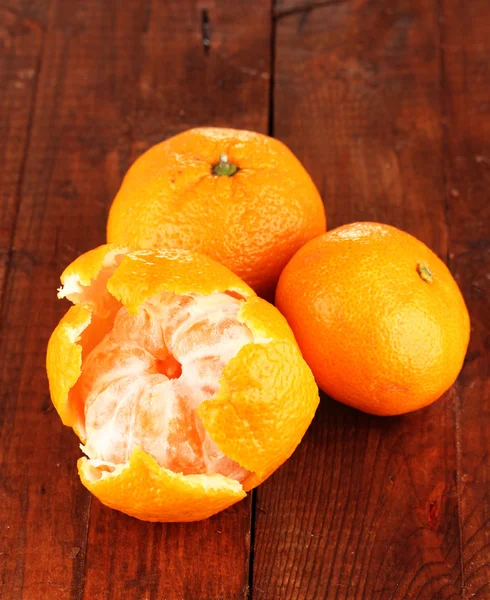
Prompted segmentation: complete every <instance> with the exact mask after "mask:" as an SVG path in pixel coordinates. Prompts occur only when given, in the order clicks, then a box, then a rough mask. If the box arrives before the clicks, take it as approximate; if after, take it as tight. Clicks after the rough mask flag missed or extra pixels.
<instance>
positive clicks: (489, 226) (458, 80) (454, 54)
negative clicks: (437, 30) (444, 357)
mask: <svg viewBox="0 0 490 600" xmlns="http://www.w3.org/2000/svg"><path fill="white" fill-rule="evenodd" d="M441 8H442V13H441V26H442V48H443V52H442V67H443V72H442V75H443V77H442V92H443V98H444V117H445V118H444V123H445V142H446V149H447V152H446V160H445V174H446V202H447V215H448V221H449V239H450V254H449V264H450V267H451V269H452V271H453V273H454V274H455V276H456V278H457V280H458V282H459V284H460V286H461V288H462V291H463V294H464V296H465V299H466V302H467V304H468V308H469V311H470V316H471V322H472V331H471V340H470V347H469V350H468V355H467V359H466V363H465V367H464V369H463V373H462V375H461V377H460V380H459V385H458V386H457V387H456V388H455V390H454V403H455V413H456V415H457V442H458V493H459V497H460V523H461V552H462V562H463V574H462V580H463V591H462V595H461V597H462V598H463V599H465V600H466V599H467V598H468V599H469V598H474V599H475V600H476V599H478V600H480V599H481V600H484V599H486V598H489V597H490V550H489V548H490V501H489V485H490V458H489V451H488V449H489V446H490V379H489V374H490V361H489V356H490V350H489V344H488V340H489V319H488V317H489V315H490V303H489V297H490V239H489V232H490V203H489V189H490V96H489V89H490V63H489V56H490V5H489V4H488V2H486V1H485V0H476V1H473V2H469V3H468V2H462V1H459V0H450V1H448V2H444V3H441Z"/></svg>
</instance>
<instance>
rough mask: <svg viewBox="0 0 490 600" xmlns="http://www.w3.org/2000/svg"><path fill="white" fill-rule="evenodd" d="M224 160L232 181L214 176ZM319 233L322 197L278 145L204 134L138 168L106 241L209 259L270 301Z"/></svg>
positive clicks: (127, 181) (164, 147)
mask: <svg viewBox="0 0 490 600" xmlns="http://www.w3.org/2000/svg"><path fill="white" fill-rule="evenodd" d="M221 153H226V154H227V156H228V160H229V163H231V164H234V165H236V166H237V167H238V171H237V172H236V173H235V174H234V175H233V176H226V175H220V176H217V175H215V174H214V173H213V167H214V166H215V165H216V164H217V163H218V162H219V157H220V154H221ZM325 230H326V218H325V210H324V208H323V203H322V199H321V197H320V195H319V193H318V191H317V189H316V187H315V185H314V183H313V181H312V180H311V178H310V176H309V175H308V173H307V172H306V170H305V169H304V167H303V166H302V165H301V163H300V162H299V161H298V159H297V158H296V157H295V156H294V154H293V153H292V152H291V151H290V150H289V149H288V148H287V147H286V146H285V145H284V144H282V143H281V142H279V141H278V140H275V139H273V138H270V137H267V136H265V135H262V134H259V133H255V132H250V131H241V130H235V129H223V128H213V127H207V128H197V129H191V130H189V131H185V132H184V133H181V134H179V135H176V136H175V137H172V138H170V139H168V140H165V141H164V142H162V143H160V144H157V145H156V146H153V147H152V148H150V149H149V150H148V151H147V152H145V153H144V154H143V155H142V156H140V157H139V158H138V160H136V162H135V163H134V164H133V165H132V166H131V168H130V169H129V171H128V172H127V174H126V176H125V178H124V181H123V183H122V185H121V188H120V189H119V192H118V194H117V195H116V197H115V199H114V202H113V204H112V207H111V210H110V214H109V220H108V223H107V240H108V242H115V243H118V244H121V243H122V244H128V245H130V246H133V247H140V248H161V247H166V248H184V249H187V250H193V251H198V252H201V253H204V254H207V255H209V256H211V257H212V258H214V259H216V260H218V261H219V262H220V263H222V264H224V265H225V266H227V267H228V268H229V269H231V271H233V272H234V273H236V274H237V275H238V276H239V277H241V278H242V279H243V280H244V281H245V282H246V283H248V284H249V285H250V286H251V287H252V288H253V289H254V290H255V291H256V292H257V293H258V294H259V295H260V296H263V297H266V298H272V297H273V294H274V290H275V287H276V284H277V280H278V278H279V275H280V273H281V271H282V269H283V268H284V266H285V265H286V264H287V262H288V261H289V259H290V258H291V257H292V256H293V255H294V253H295V252H296V251H297V250H299V248H301V246H303V245H304V244H305V243H306V242H307V241H308V240H310V239H312V238H314V237H316V236H318V235H320V234H321V233H324V232H325Z"/></svg>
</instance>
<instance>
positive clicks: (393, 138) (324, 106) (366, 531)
mask: <svg viewBox="0 0 490 600" xmlns="http://www.w3.org/2000/svg"><path fill="white" fill-rule="evenodd" d="M275 39H276V46H275V57H276V59H275V60H276V62H275V73H274V81H275V89H274V116H275V119H274V133H275V135H276V136H277V137H279V138H280V139H282V140H284V141H285V142H286V143H288V144H289V145H290V146H291V147H292V148H293V150H294V151H295V152H296V153H297V155H298V156H299V157H300V159H302V160H303V162H304V163H305V165H306V167H307V168H308V169H309V171H310V172H311V173H312V175H313V177H314V179H315V181H316V183H317V185H318V186H319V188H320V190H321V191H322V195H323V197H324V200H325V204H326V207H327V214H328V221H329V228H332V227H335V226H337V225H340V224H343V223H347V222H349V221H356V220H357V221H358V220H378V221H382V222H387V223H390V224H393V225H396V226H398V227H401V228H403V229H405V230H407V231H409V232H411V233H413V234H415V235H417V236H418V237H419V238H420V239H422V240H423V241H424V242H426V243H427V244H429V245H430V246H431V247H432V248H434V250H435V251H436V252H438V253H439V255H440V256H442V257H443V258H444V257H445V256H446V254H447V228H446V224H445V204H444V194H443V191H444V178H443V169H442V151H443V148H442V128H441V123H440V108H441V100H440V78H439V75H440V69H439V58H440V56H439V51H438V22H437V10H436V3H435V2H433V1H431V0H396V1H395V2H393V0H382V1H380V2H376V3H374V2H369V1H368V0H358V1H356V2H343V3H336V4H329V5H326V6H324V7H322V8H316V9H314V10H306V11H302V12H299V13H298V14H296V13H294V14H287V15H285V16H282V17H280V18H279V19H278V20H277V23H276V38H275ZM455 470H456V449H455V417H454V413H453V410H452V403H451V396H450V395H449V396H446V398H445V399H442V400H441V401H439V402H437V403H436V404H434V405H432V406H431V407H428V408H426V409H424V410H421V411H419V412H417V413H414V414H411V415H407V416H404V417H398V418H391V419H382V418H376V417H370V416H367V415H364V414H362V413H359V412H356V411H354V410H351V409H349V408H347V407H344V406H342V405H340V404H337V403H335V402H333V401H331V400H329V399H328V398H327V397H325V396H323V397H322V402H321V406H320V409H319V411H318V414H317V416H316V418H315V421H314V423H313V425H312V427H311V429H310V430H309V432H308V434H307V435H306V438H305V440H304V442H303V443H302V445H301V446H300V448H299V449H298V450H297V452H296V453H295V455H294V456H293V457H292V459H291V460H290V461H289V462H288V463H287V464H286V465H285V466H284V467H283V468H281V469H280V470H279V471H278V472H277V473H276V474H275V475H273V476H272V477H271V479H270V480H269V481H268V482H266V483H265V484H264V485H263V486H261V487H260V488H259V489H258V492H257V506H256V515H257V518H256V524H255V544H254V557H255V559H254V569H253V598H254V600H261V599H264V600H265V599H266V598H284V599H288V600H289V599H293V598H294V599H299V598H308V599H309V600H315V599H318V600H320V599H321V600H323V599H324V598H329V600H334V599H335V600H341V599H346V600H347V599H349V600H356V599H359V600H361V599H366V598H372V599H376V600H388V599H390V600H402V599H410V600H414V599H415V598H417V599H419V600H421V599H429V598H434V599H435V598H439V599H443V598H444V599H447V598H459V597H460V596H459V594H460V588H461V580H460V552H459V540H458V533H459V528H458V516H457V493H456V485H455V478H454V474H455Z"/></svg>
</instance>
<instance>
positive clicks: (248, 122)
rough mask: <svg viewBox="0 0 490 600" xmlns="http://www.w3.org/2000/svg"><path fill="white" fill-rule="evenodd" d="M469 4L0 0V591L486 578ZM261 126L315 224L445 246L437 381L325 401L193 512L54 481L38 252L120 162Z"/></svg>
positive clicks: (157, 597) (87, 220)
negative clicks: (460, 304) (450, 367)
mask: <svg viewBox="0 0 490 600" xmlns="http://www.w3.org/2000/svg"><path fill="white" fill-rule="evenodd" d="M489 57H490V4H489V3H488V0H471V2H468V1H467V0H376V1H375V0H343V1H342V0H330V1H328V0H327V1H320V0H319V1H313V2H309V1H308V0H277V1H276V3H275V5H274V6H271V4H270V2H268V1H264V0H253V1H246V0H241V1H240V2H236V1H234V0H227V1H218V0H209V1H207V0H200V1H199V2H197V1H190V0H179V1H178V2H177V1H173V0H171V1H169V2H159V1H157V0H145V1H141V0H123V1H121V2H115V1H102V0H84V1H82V0H76V1H75V0H63V1H61V0H6V1H5V0H4V1H3V2H2V3H1V4H0V134H1V138H0V157H1V162H2V169H0V305H1V324H0V369H1V379H0V402H1V404H0V524H1V529H0V530H1V533H0V598H2V599H3V598H5V599H8V600H10V599H12V600H17V599H21V598H22V599H28V600H30V599H36V600H37V599H43V600H44V599H51V598H57V599H59V600H65V599H70V600H82V599H85V600H97V599H99V598H101V599H113V598H114V599H126V598H128V599H135V600H139V599H152V600H181V599H182V598H184V599H185V600H235V599H237V600H238V599H247V598H253V599H254V600H255V599H257V600H266V599H267V600H269V599H270V600H290V599H298V600H300V599H307V600H310V599H311V600H319V599H322V600H323V599H328V600H361V599H362V600H368V599H369V600H405V599H406V600H429V599H430V600H436V599H437V600H439V599H441V600H442V599H444V600H447V599H449V598H453V599H459V598H461V599H463V600H469V599H470V598H471V599H473V598H475V599H477V600H485V599H490V500H489V494H490V461H489V447H490V385H489V380H488V374H489V371H490V366H489V360H488V357H489V353H490V343H489V340H490V337H489V331H488V325H489V319H490V317H489V315H490V306H489V300H488V297H489V292H490V256H489V253H490V191H489V190H490V58H489ZM200 124H213V125H229V126H233V127H241V128H250V129H256V130H258V131H263V132H267V131H268V132H269V133H272V134H274V135H275V136H276V137H278V138H279V139H281V140H283V141H285V142H286V143H287V144H288V145H289V146H290V147H291V148H292V149H293V150H294V151H295V152H296V154H297V155H298V156H299V158H300V159H301V160H302V161H303V162H304V164H305V165H306V167H307V168H308V170H309V171H310V173H311V174H312V176H313V178H314V180H315V181H316V183H317V185H318V187H319V189H320V190H321V193H322V196H323V198H324V201H325V205H326V208H327V213H328V221H329V228H332V227H334V226H336V225H340V224H342V223H346V222H349V221H355V220H378V221H383V222H387V223H391V224H394V225H396V226H399V227H401V228H403V229H405V230H407V231H409V232H411V233H413V234H415V235H416V236H417V237H419V238H420V239H422V240H423V241H424V242H426V243H427V244H429V245H430V246H431V247H432V248H433V249H434V250H435V251H436V252H437V253H438V254H439V255H440V256H441V257H442V258H443V259H444V260H446V261H447V262H448V264H449V266H450V268H451V270H452V271H453V273H454V275H455V276H456V278H457V280H458V282H459V284H460V286H461V288H462V291H463V294H464V296H465V298H466V301H467V304H468V307H469V310H470V314H471V319H472V337H471V342H470V348H469V351H468V356H467V360H466V362H465V366H464V368H463V371H462V373H461V376H460V377H459V379H458V382H457V383H456V385H455V386H454V387H453V389H452V390H450V391H449V392H448V393H447V394H446V395H445V397H444V398H443V399H441V400H440V401H439V402H437V403H436V404H434V405H433V406H431V407H428V408H426V409H424V410H422V411H419V412H417V413H414V414H412V415H408V416H405V417H398V418H394V419H380V418H376V417H370V416H367V415H364V414H361V413H359V412H356V411H354V410H352V409H349V408H347V407H344V406H342V405H340V404H337V403H336V402H334V401H332V400H330V399H329V398H327V397H322V403H321V406H320V408H319V410H318V413H317V416H316V418H315V420H314V422H313V425H312V427H311V428H310V430H309V431H308V433H307V435H306V437H305V439H304V441H303V443H302V444H301V446H300V448H298V450H297V451H296V453H295V454H294V455H293V457H292V458H291V459H290V461H288V463H286V465H284V466H283V467H282V468H281V469H280V470H279V471H278V472H277V473H275V474H274V475H273V476H272V477H271V478H270V480H268V481H267V482H266V483H265V484H263V485H262V486H261V487H260V488H258V490H257V491H256V492H255V493H254V494H253V498H252V495H249V497H248V498H247V500H245V501H244V502H242V503H240V504H238V505H235V506H234V507H232V508H230V509H229V510H227V511H225V512H223V513H221V514H220V515H217V516H216V517H214V518H211V519H209V520H208V521H204V522H202V523H196V524H185V525H179V524H172V525H162V524H148V523H143V522H139V521H137V520H135V519H131V518H129V517H126V516H125V515H122V514H119V513H117V512H115V511H111V510H109V509H107V508H105V507H103V506H102V505H101V504H100V503H99V502H98V501H97V500H95V499H91V498H90V496H89V494H88V493H87V492H86V490H85V489H84V488H83V487H82V486H81V484H80V483H79V480H78V477H77V475H76V470H75V462H76V459H77V457H78V456H79V455H80V451H79V449H78V447H77V442H76V438H75V436H74V435H73V433H72V432H71V431H70V430H68V429H67V428H64V427H63V426H62V425H61V423H60V421H59V418H58V416H57V415H56V412H55V411H54V410H53V409H52V407H51V403H50V400H49V394H48V388H47V381H46V376H45V367H44V360H45V348H46V343H47V340H48V338H49V335H50V333H51V331H52V329H53V327H54V325H55V324H56V322H57V320H58V319H59V318H60V316H61V315H62V313H63V312H64V311H65V310H66V305H65V304H64V303H62V302H59V301H57V300H56V296H55V293H56V288H57V286H58V281H59V274H60V272H61V270H62V269H63V268H64V267H65V266H66V265H67V264H68V263H69V262H70V261H71V260H72V259H73V258H75V256H77V255H78V254H79V253H81V252H83V251H85V250H87V249H89V248H91V247H93V246H95V245H98V244H100V243H102V242H103V241H104V227H105V219H106V215H107V210H108V207H109V205H110V202H111V200H112V198H113V196H114V193H115V191H116V190H117V187H118V185H119V183H120V180H121V178H122V175H123V174H124V171H125V170H126V168H127V167H128V165H129V164H130V162H131V161H132V160H133V159H134V158H135V157H136V156H138V155H139V154H140V153H141V152H142V151H144V150H145V149H146V148H147V147H148V146H150V145H151V144H153V143H155V142H157V141H159V140H161V139H163V138H165V137H168V136H169V135H172V134H173V133H176V132H178V131H181V130H183V129H187V128H189V127H192V126H195V125H200Z"/></svg>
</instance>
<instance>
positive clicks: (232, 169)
mask: <svg viewBox="0 0 490 600" xmlns="http://www.w3.org/2000/svg"><path fill="white" fill-rule="evenodd" d="M237 171H238V167H237V166H236V165H234V164H233V163H231V162H228V154H226V152H222V153H221V154H220V155H219V163H218V164H217V165H214V167H213V173H214V174H215V175H218V176H220V175H224V176H225V177H233V175H234V174H235V173H236V172H237Z"/></svg>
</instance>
